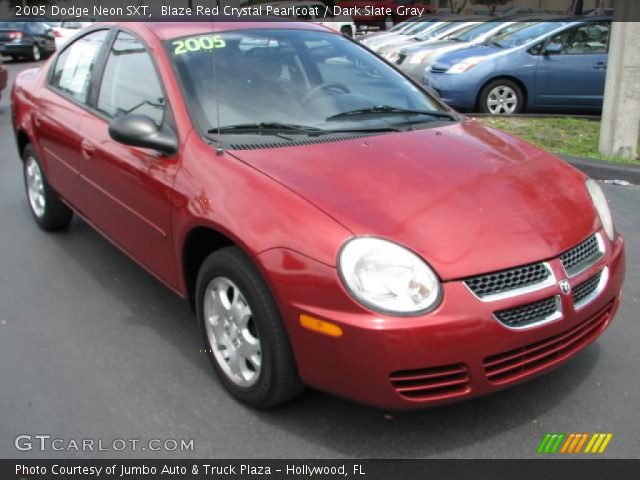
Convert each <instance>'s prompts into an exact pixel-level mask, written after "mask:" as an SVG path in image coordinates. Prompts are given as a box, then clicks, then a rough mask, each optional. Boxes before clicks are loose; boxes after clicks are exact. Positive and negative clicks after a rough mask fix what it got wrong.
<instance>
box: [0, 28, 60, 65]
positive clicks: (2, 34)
mask: <svg viewBox="0 0 640 480" xmlns="http://www.w3.org/2000/svg"><path fill="white" fill-rule="evenodd" d="M55 51H56V40H55V37H54V35H53V30H52V29H51V27H50V26H49V25H47V24H46V23H44V22H14V21H10V22H0V55H4V56H7V57H11V58H13V59H16V58H28V59H29V60H33V61H34V62H37V61H39V60H40V59H41V58H43V57H47V56H49V55H51V54H52V53H53V52H55Z"/></svg>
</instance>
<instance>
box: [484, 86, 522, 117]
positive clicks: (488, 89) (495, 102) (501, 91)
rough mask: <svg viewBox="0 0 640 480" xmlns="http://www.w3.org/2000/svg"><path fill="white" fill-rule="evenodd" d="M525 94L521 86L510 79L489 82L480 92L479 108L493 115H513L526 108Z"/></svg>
mask: <svg viewBox="0 0 640 480" xmlns="http://www.w3.org/2000/svg"><path fill="white" fill-rule="evenodd" d="M524 103H525V100H524V94H523V92H522V89H521V88H520V86H519V85H518V84H517V83H516V82H514V81H512V80H509V79H506V78H501V79H498V80H493V81H492V82H489V83H488V84H487V85H486V86H485V87H484V88H483V89H482V91H481V92H480V96H479V98H478V108H479V109H480V111H481V112H482V113H488V114H491V115H513V114H516V113H520V112H522V110H524Z"/></svg>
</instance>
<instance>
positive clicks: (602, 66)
mask: <svg viewBox="0 0 640 480" xmlns="http://www.w3.org/2000/svg"><path fill="white" fill-rule="evenodd" d="M593 68H595V69H596V70H606V69H607V63H606V62H598V63H596V64H594V65H593Z"/></svg>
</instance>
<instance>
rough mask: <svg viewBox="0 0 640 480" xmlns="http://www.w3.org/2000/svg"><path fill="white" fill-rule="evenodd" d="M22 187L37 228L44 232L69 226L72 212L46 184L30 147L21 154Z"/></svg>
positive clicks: (37, 160)
mask: <svg viewBox="0 0 640 480" xmlns="http://www.w3.org/2000/svg"><path fill="white" fill-rule="evenodd" d="M22 160H23V162H22V165H23V175H24V186H25V191H26V194H27V200H28V204H29V209H30V210H31V214H32V215H33V218H34V219H35V221H36V223H37V224H38V226H39V227H40V228H41V229H43V230H46V231H54V230H62V229H64V228H67V227H68V226H69V223H71V218H72V217H73V211H72V210H71V209H70V208H69V207H67V205H65V204H64V203H63V202H62V200H60V197H58V194H57V193H56V192H54V191H53V189H52V188H51V187H50V186H49V184H48V183H47V179H46V178H45V176H44V170H43V169H42V166H41V164H40V160H39V159H38V156H37V155H36V152H35V150H34V148H33V146H32V145H27V146H26V147H25V149H24V153H23V154H22Z"/></svg>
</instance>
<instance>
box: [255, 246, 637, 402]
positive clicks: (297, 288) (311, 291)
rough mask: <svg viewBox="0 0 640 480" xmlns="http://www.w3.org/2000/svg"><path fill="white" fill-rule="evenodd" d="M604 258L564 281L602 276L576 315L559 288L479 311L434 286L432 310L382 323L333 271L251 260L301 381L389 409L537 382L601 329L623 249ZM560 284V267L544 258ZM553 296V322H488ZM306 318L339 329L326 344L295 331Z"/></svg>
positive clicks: (467, 298)
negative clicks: (437, 298) (556, 309)
mask: <svg viewBox="0 0 640 480" xmlns="http://www.w3.org/2000/svg"><path fill="white" fill-rule="evenodd" d="M605 243H606V244H607V246H606V254H605V255H604V257H603V258H602V259H600V260H599V261H598V262H597V263H596V264H594V265H592V266H591V267H590V268H589V269H587V270H586V271H584V272H582V273H581V274H579V275H577V276H575V277H573V278H571V279H570V280H569V281H570V283H571V284H572V286H574V287H575V286H576V285H578V284H580V283H582V282H584V281H586V280H587V279H588V278H590V277H591V276H593V275H594V274H596V273H598V272H599V271H601V270H603V269H604V268H605V267H606V268H608V273H609V277H608V281H607V283H606V285H605V286H604V288H603V289H602V291H601V292H600V293H599V295H598V296H597V297H596V298H595V299H593V300H592V301H591V302H590V303H588V304H587V305H586V306H584V307H582V308H581V309H579V311H576V309H574V306H573V303H572V299H571V296H570V295H562V294H561V293H560V289H559V286H558V285H557V284H553V285H551V286H549V287H547V288H545V289H542V290H538V291H535V292H532V293H528V294H524V295H520V296H517V297H512V298H509V299H505V300H499V301H495V302H482V301H480V300H479V299H478V298H476V297H475V296H474V295H473V294H472V293H471V291H470V290H468V289H467V287H466V286H465V285H464V283H463V282H462V281H450V282H446V283H444V284H443V289H444V295H443V300H442V303H441V304H440V305H439V306H438V308H437V309H436V310H435V311H433V312H431V313H429V314H427V315H424V316H421V317H405V318H398V317H386V316H383V315H379V314H376V313H373V312H370V311H368V310H366V309H365V308H363V307H361V306H360V305H358V304H357V303H355V302H354V301H353V300H352V299H351V297H350V296H349V295H348V294H347V292H346V291H345V290H344V289H343V287H342V285H341V283H340V281H339V279H338V275H337V271H336V269H335V268H333V267H329V266H326V265H323V264H319V263H317V262H315V261H313V260H311V259H309V258H307V257H304V256H302V255H299V254H297V253H296V252H291V251H288V250H283V249H274V250H270V251H268V252H264V253H262V254H260V255H259V260H260V265H261V266H262V268H263V271H264V273H265V276H266V277H267V280H268V282H269V283H270V285H271V287H272V290H273V292H274V294H275V296H276V299H277V301H278V303H279V306H280V308H281V312H282V314H283V318H284V320H285V323H286V326H287V329H288V332H289V336H290V339H291V344H292V347H293V350H294V354H295V357H296V361H297V364H298V369H299V373H300V375H301V377H302V378H303V380H304V381H305V382H306V383H307V384H308V385H310V386H312V387H315V388H318V389H320V390H323V391H326V392H329V393H332V394H335V395H338V396H342V397H346V398H349V399H352V400H355V401H357V402H361V403H366V404H370V405H373V406H377V407H383V408H390V409H407V408H424V407H427V406H432V405H438V404H443V403H449V402H452V401H458V400H462V399H466V398H471V397H474V396H478V395H484V394H487V393H491V392H494V391H497V390H500V389H503V388H506V387H509V386H511V385H514V384H517V383H519V382H522V381H525V380H528V379H530V378H533V377H535V376H538V375H540V374H543V373H545V372H547V371H549V370H551V369H553V368H555V367H557V366H558V365H560V364H562V363H564V362H565V361H567V360H568V359H569V358H571V357H573V356H574V355H575V354H576V353H578V352H579V351H580V350H582V349H583V348H584V347H586V346H587V345H588V344H589V343H591V342H592V341H593V340H595V339H596V338H597V337H598V336H599V335H600V334H601V333H602V332H603V331H604V329H605V328H606V327H607V326H608V325H609V324H610V322H611V320H612V318H613V315H614V314H615V312H616V310H617V308H618V306H619V304H620V296H621V288H622V283H623V279H624V274H625V263H624V262H625V259H624V242H623V239H622V237H618V238H617V239H616V241H615V242H608V241H607V242H605ZM548 263H549V265H550V266H551V268H552V269H553V271H554V274H555V276H556V278H557V279H558V280H559V279H563V278H566V275H565V274H564V270H563V267H562V264H561V263H560V260H559V259H549V260H548ZM549 295H560V297H561V299H562V312H563V313H562V316H561V317H560V318H558V319H557V320H555V321H553V322H550V323H546V324H544V325H540V326H538V327H533V328H529V329H525V330H513V329H509V328H507V327H505V326H504V325H502V324H501V323H499V322H498V321H497V320H496V319H495V318H494V317H493V313H494V312H495V311H497V310H502V309H508V308H512V307H515V306H519V305H522V304H525V303H529V302H535V301H537V300H541V299H543V298H545V297H548V296H549ZM300 314H307V315H311V316H314V317H317V318H319V319H322V320H326V321H329V322H332V323H334V324H336V325H339V326H340V328H341V329H342V332H343V335H342V336H340V337H337V338H336V337H330V336H327V335H322V334H319V333H316V332H313V331H311V330H307V329H305V328H303V327H302V326H301V325H300V323H299V315H300Z"/></svg>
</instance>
